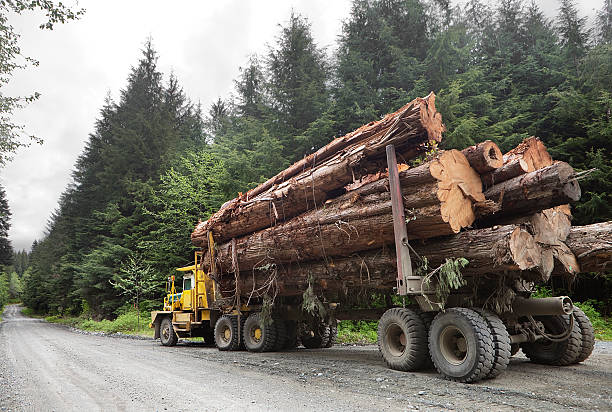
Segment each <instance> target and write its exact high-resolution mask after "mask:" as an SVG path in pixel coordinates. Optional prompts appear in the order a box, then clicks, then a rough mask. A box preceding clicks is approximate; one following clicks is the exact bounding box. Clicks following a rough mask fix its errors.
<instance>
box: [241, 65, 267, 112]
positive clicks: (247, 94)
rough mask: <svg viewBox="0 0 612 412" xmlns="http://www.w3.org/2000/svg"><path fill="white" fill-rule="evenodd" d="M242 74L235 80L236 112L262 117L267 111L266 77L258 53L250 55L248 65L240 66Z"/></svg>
mask: <svg viewBox="0 0 612 412" xmlns="http://www.w3.org/2000/svg"><path fill="white" fill-rule="evenodd" d="M239 70H240V75H239V77H238V79H237V80H234V87H235V89H236V94H237V97H236V114H237V115H239V116H245V117H253V118H256V119H262V116H263V114H264V113H265V109H266V108H265V107H264V106H265V97H264V96H265V89H264V87H265V81H266V79H265V77H264V71H263V68H262V64H261V62H260V60H259V58H258V57H257V55H252V56H251V57H249V60H248V63H247V65H246V67H240V69H239Z"/></svg>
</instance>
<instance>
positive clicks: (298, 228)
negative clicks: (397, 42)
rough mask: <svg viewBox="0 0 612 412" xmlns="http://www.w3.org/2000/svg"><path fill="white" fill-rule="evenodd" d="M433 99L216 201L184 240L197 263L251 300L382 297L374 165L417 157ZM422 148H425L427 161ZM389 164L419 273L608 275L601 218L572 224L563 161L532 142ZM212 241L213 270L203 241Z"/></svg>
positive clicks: (388, 269)
mask: <svg viewBox="0 0 612 412" xmlns="http://www.w3.org/2000/svg"><path fill="white" fill-rule="evenodd" d="M434 100H435V96H434V95H433V93H432V94H430V95H429V96H427V97H426V98H423V99H416V100H414V101H412V102H410V103H408V104H407V105H406V106H404V107H402V108H401V109H400V110H398V111H397V112H395V113H391V114H389V115H387V116H385V117H384V118H383V119H382V120H380V121H378V122H373V123H370V124H367V125H365V126H362V127H361V128H359V129H357V130H356V131H354V132H352V133H349V134H348V135H346V136H343V137H341V138H337V139H335V140H333V141H332V142H331V143H329V144H328V145H327V146H325V147H323V148H321V149H320V150H318V151H317V152H316V153H314V154H311V155H309V156H307V157H305V158H304V159H302V160H301V161H299V162H297V163H295V164H294V165H292V166H291V167H289V168H288V169H286V170H284V171H283V172H281V173H279V174H278V175H277V176H274V177H273V178H271V179H270V180H268V181H267V182H265V183H263V184H261V185H260V186H258V187H256V188H255V189H253V190H251V191H249V192H247V193H246V194H244V195H241V196H240V197H238V198H236V199H234V200H231V201H230V202H227V203H226V204H225V205H223V206H222V208H221V209H220V210H219V211H218V212H217V213H215V214H214V215H213V216H212V217H211V218H210V219H209V220H208V221H206V222H201V223H199V224H198V226H197V227H196V228H195V230H194V232H193V233H192V241H193V243H194V245H196V246H197V247H201V248H202V249H203V250H204V251H206V252H207V254H206V258H205V259H204V264H205V265H206V266H207V267H206V269H207V270H208V271H210V272H211V273H213V276H214V277H215V278H216V280H217V281H218V282H219V283H220V285H221V289H222V290H224V291H228V292H229V293H235V292H236V291H238V292H239V293H240V294H241V295H247V296H248V295H250V296H252V295H255V296H261V295H262V294H264V293H269V292H270V288H273V289H274V294H275V295H281V296H291V295H301V294H302V293H303V292H304V291H305V290H306V289H307V288H308V286H309V285H311V286H312V287H313V289H314V290H315V291H316V292H317V293H333V294H339V293H340V294H348V293H351V290H353V289H355V288H359V289H362V288H366V289H378V290H390V289H392V288H393V287H394V286H395V284H396V282H395V278H396V258H395V248H394V233H393V218H392V214H391V198H390V193H389V187H388V178H387V175H388V173H387V172H386V160H385V157H384V153H385V146H386V145H387V144H393V145H394V146H395V148H396V151H397V153H398V158H399V159H400V160H402V161H404V162H407V161H409V160H411V159H415V158H416V157H417V156H419V155H421V154H423V153H424V152H425V151H427V150H428V149H431V148H432V147H434V148H435V147H436V143H437V142H440V140H441V138H442V132H443V131H444V126H443V124H442V121H441V116H440V114H439V113H437V112H436V109H435V105H434ZM432 153H433V154H432ZM428 155H429V160H427V161H424V162H422V163H421V164H419V165H417V166H413V167H408V166H407V165H406V164H401V165H400V166H399V177H400V183H401V187H402V195H403V201H404V208H405V214H406V221H407V230H408V236H409V239H410V241H411V245H412V246H413V247H414V249H415V250H416V252H417V253H418V254H419V255H420V256H422V257H426V258H427V260H428V262H429V266H430V267H436V266H438V265H440V264H442V263H444V262H445V260H446V258H453V257H454V258H458V257H463V258H466V259H467V260H468V261H469V264H468V265H467V266H466V267H465V268H464V269H463V271H462V273H463V275H464V276H466V277H471V276H473V277H476V276H483V275H494V276H496V275H504V276H510V277H514V278H517V279H524V280H527V281H533V282H546V281H547V280H548V279H549V277H550V276H551V274H561V275H563V274H565V275H571V276H573V275H575V274H576V273H579V272H581V271H588V272H590V271H605V270H611V269H612V242H611V240H610V239H612V222H607V223H601V224H593V225H589V226H582V227H571V211H570V206H569V203H570V202H575V201H577V200H578V199H579V198H580V187H579V185H578V183H577V180H576V174H575V173H574V170H573V169H572V167H571V166H569V165H568V164H567V163H564V162H555V161H553V160H552V158H551V156H550V155H549V153H548V152H547V150H546V147H545V146H544V145H543V144H542V142H541V141H540V140H538V139H537V138H535V137H531V138H528V139H525V140H524V141H523V142H522V143H521V144H519V145H518V146H517V147H516V148H514V149H513V150H511V151H510V152H508V153H506V154H504V155H502V153H501V151H500V149H499V148H498V147H497V145H495V143H493V142H491V141H488V140H487V141H484V142H482V143H479V144H477V145H475V146H472V147H468V148H467V149H464V150H462V151H458V150H448V151H442V152H440V151H436V150H433V151H431V150H430V152H428ZM209 236H212V237H213V239H214V241H215V246H214V248H213V253H214V262H213V264H212V265H211V259H210V251H211V248H209V244H208V239H209Z"/></svg>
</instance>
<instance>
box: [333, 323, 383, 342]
mask: <svg viewBox="0 0 612 412" xmlns="http://www.w3.org/2000/svg"><path fill="white" fill-rule="evenodd" d="M377 339H378V322H376V321H366V320H343V321H340V323H338V340H337V341H338V342H339V343H376V342H377Z"/></svg>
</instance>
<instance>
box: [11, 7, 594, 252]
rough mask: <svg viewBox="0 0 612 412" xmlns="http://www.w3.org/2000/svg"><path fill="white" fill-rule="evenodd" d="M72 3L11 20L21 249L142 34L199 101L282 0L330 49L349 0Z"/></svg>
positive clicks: (273, 18) (221, 93)
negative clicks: (18, 107) (26, 61)
mask: <svg viewBox="0 0 612 412" xmlns="http://www.w3.org/2000/svg"><path fill="white" fill-rule="evenodd" d="M66 3H69V4H70V2H66ZM538 3H539V4H541V7H542V8H543V9H544V10H545V11H546V13H547V14H548V15H549V16H553V15H554V14H556V9H557V8H558V2H557V0H540V1H538ZM578 3H579V6H580V9H581V13H582V14H583V15H587V14H588V15H589V16H593V15H594V13H595V12H594V10H595V9H599V8H601V6H602V4H603V0H579V1H578ZM79 6H80V7H83V8H85V9H86V10H87V11H86V13H85V15H84V16H83V17H82V18H81V20H79V21H76V22H70V23H68V24H65V25H59V26H57V27H56V29H55V30H54V31H52V32H49V31H41V30H39V29H38V28H37V27H38V24H40V22H41V20H42V17H40V16H32V15H28V16H22V17H18V18H16V19H12V20H11V22H12V24H13V25H14V26H15V28H16V29H17V31H18V32H19V33H21V34H22V38H21V41H20V45H21V47H22V50H23V52H24V54H26V55H28V56H32V57H35V58H37V59H38V60H39V61H40V66H39V67H37V68H31V69H28V70H23V71H20V72H18V73H16V74H15V76H14V78H13V79H12V81H11V84H10V85H9V86H8V87H6V88H5V89H4V90H3V93H6V94H16V95H26V94H30V93H32V92H33V91H38V92H40V93H41V95H42V96H41V98H40V99H39V100H38V101H37V102H35V103H33V104H31V105H30V106H28V107H27V108H26V109H24V110H22V111H21V112H19V113H18V115H17V117H16V119H17V121H18V122H21V123H22V124H25V125H26V129H27V132H28V133H30V134H35V135H36V136H38V137H40V138H43V139H44V144H43V145H42V146H38V145H33V146H32V147H30V148H27V149H22V150H20V151H19V152H18V153H17V155H16V156H15V158H14V160H13V161H12V162H11V163H9V164H8V165H7V166H6V167H5V168H4V169H3V170H0V181H1V183H2V184H3V185H4V187H5V189H6V192H7V197H8V201H9V206H10V208H11V211H12V214H13V216H12V227H11V230H10V232H9V236H10V239H11V241H12V243H13V247H14V248H15V249H29V248H30V246H31V244H32V241H34V240H35V239H40V238H42V236H43V233H44V229H45V226H46V223H47V221H48V219H49V217H50V215H51V213H52V212H53V210H54V209H55V208H56V207H57V201H58V198H59V196H60V194H61V192H62V191H63V190H64V189H65V187H66V185H67V184H68V183H69V181H70V173H71V171H72V170H73V166H74V163H75V161H76V158H77V157H78V155H79V153H80V152H81V151H82V150H83V147H84V145H85V142H86V140H87V138H88V135H89V133H91V132H92V131H93V126H94V122H95V120H96V118H97V117H98V112H99V110H100V108H101V107H102V104H103V102H104V98H105V96H106V94H107V93H109V92H110V93H111V95H112V96H113V97H114V98H116V97H118V95H119V91H120V90H121V89H122V88H123V87H125V85H126V79H127V75H128V73H129V70H130V67H131V66H133V65H135V64H136V63H137V61H138V59H139V57H140V49H141V48H142V45H143V43H144V41H145V40H146V38H147V37H148V36H151V37H152V38H153V44H154V47H155V49H156V50H157V51H158V53H159V69H160V70H161V71H162V72H163V73H164V74H165V75H166V78H167V75H168V74H169V73H170V72H171V71H173V72H174V73H175V74H176V76H177V78H178V79H179V82H180V84H181V85H182V86H183V88H184V90H185V92H186V94H187V96H189V97H190V98H191V99H192V100H194V101H200V102H201V103H202V104H203V106H204V107H205V108H206V107H208V106H209V105H210V104H211V103H212V102H213V101H214V100H216V99H217V98H218V97H221V98H226V97H227V96H228V95H229V93H230V92H231V91H232V87H233V79H235V78H236V77H237V75H238V68H239V67H240V66H241V65H244V63H245V62H246V59H247V57H248V56H249V55H250V54H252V53H254V52H257V53H262V52H265V50H266V44H267V43H272V42H274V38H275V36H276V35H277V33H278V26H277V25H278V23H284V22H285V21H286V20H287V18H288V16H289V14H290V12H291V9H293V10H295V11H296V12H299V13H301V14H303V15H305V16H307V17H308V18H309V20H310V22H311V23H312V29H313V35H314V37H315V39H316V41H317V43H318V44H319V45H320V46H324V47H327V48H328V49H330V50H331V49H332V48H333V47H334V43H335V39H336V37H337V36H338V34H339V33H340V28H341V22H342V20H343V19H345V18H346V17H347V16H348V13H349V10H350V1H349V0H325V1H322V0H301V1H300V0H291V1H287V0H284V1H283V0H278V1H271V0H269V1H263V0H257V1H254V0H253V1H246V0H233V1H221V0H217V1H182V2H168V1H151V0H147V1H144V0H141V1H125V0H123V1H116V0H112V1H111V0H105V1H93V0H91V1H80V2H79Z"/></svg>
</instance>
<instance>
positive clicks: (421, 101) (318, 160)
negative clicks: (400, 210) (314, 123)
mask: <svg viewBox="0 0 612 412" xmlns="http://www.w3.org/2000/svg"><path fill="white" fill-rule="evenodd" d="M443 131H444V125H443V124H442V119H441V116H440V114H439V113H437V112H436V109H435V95H434V94H433V93H431V94H430V95H429V96H427V97H426V98H418V99H415V100H413V101H412V102H410V103H408V104H407V105H405V106H404V107H402V108H401V109H399V110H398V111H396V112H395V113H391V114H389V115H387V116H385V117H384V118H383V119H382V120H379V121H377V122H373V123H369V124H367V125H365V126H362V127H361V128H359V129H357V130H356V131H354V132H352V133H350V134H348V135H346V136H344V137H341V138H338V139H335V140H333V141H332V142H331V143H329V144H328V145H327V146H325V147H323V148H321V149H320V150H319V151H317V152H316V153H315V154H313V155H310V156H308V157H306V158H305V159H303V160H301V161H299V162H297V163H295V164H294V165H292V166H291V167H289V168H288V169H287V170H285V171H283V172H281V173H280V174H278V175H277V176H275V177H273V178H272V179H269V180H268V181H267V182H265V183H263V184H262V185H260V186H258V187H256V188H255V189H253V190H251V191H249V192H247V193H246V194H244V195H242V196H240V197H238V198H236V199H233V200H231V201H229V202H227V203H225V204H224V205H223V206H222V207H221V209H220V210H219V211H218V212H216V213H215V214H213V215H212V216H211V217H210V218H209V219H208V220H207V221H205V222H201V223H200V224H198V225H197V227H196V228H195V230H194V232H193V233H192V236H191V238H192V242H193V244H194V245H196V246H198V247H202V248H206V247H207V242H208V235H207V233H208V231H212V233H213V236H214V239H215V241H216V242H224V241H227V240H229V239H232V238H235V237H240V236H244V235H247V234H249V233H253V232H255V231H257V230H261V229H264V228H266V227H270V226H273V225H275V224H276V223H277V222H283V221H286V220H289V219H291V218H292V217H294V216H297V215H299V214H301V213H303V212H305V211H307V210H310V209H313V208H315V207H316V206H317V205H320V204H322V203H323V202H324V201H325V200H326V199H327V198H328V197H329V194H330V193H334V192H336V191H338V190H342V188H343V187H344V186H346V185H347V184H349V183H351V182H353V181H354V180H355V179H356V178H358V177H360V176H361V175H364V174H367V173H369V172H371V171H372V170H380V169H381V168H383V167H382V165H383V164H384V163H383V162H384V153H385V146H386V145H388V144H394V145H395V147H396V150H397V151H398V153H400V154H402V157H403V158H405V159H410V158H413V157H415V156H416V155H417V154H419V153H421V152H422V151H423V150H425V147H426V144H427V143H428V142H430V141H434V142H439V141H440V140H441V138H442V132H443ZM332 197H333V196H332Z"/></svg>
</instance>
